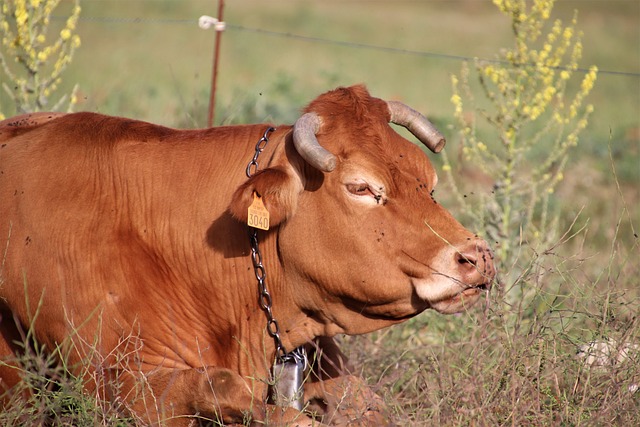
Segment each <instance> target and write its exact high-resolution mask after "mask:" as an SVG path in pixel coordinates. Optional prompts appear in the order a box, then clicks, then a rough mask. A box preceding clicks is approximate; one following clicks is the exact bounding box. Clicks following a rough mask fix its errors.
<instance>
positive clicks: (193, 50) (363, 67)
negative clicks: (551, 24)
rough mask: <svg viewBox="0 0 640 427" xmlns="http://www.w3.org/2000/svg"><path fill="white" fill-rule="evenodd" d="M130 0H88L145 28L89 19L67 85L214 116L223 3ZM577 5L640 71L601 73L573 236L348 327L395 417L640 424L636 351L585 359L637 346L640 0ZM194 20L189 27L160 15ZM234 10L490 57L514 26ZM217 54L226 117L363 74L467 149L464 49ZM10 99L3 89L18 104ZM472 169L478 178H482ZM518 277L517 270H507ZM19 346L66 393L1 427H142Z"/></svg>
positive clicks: (334, 9)
mask: <svg viewBox="0 0 640 427" xmlns="http://www.w3.org/2000/svg"><path fill="white" fill-rule="evenodd" d="M120 6H121V4H120V2H116V1H88V0H87V1H85V2H83V12H82V16H83V17H84V18H85V19H86V18H101V17H121V18H135V17H144V18H145V19H148V21H146V22H142V23H132V22H126V21H111V20H102V19H87V20H85V21H82V22H81V23H80V24H79V30H80V36H81V38H82V43H83V46H82V47H81V48H80V49H79V50H78V52H77V57H76V60H75V61H74V62H73V63H72V65H71V67H70V69H69V72H68V74H67V75H66V77H67V81H66V84H67V85H68V89H69V90H70V88H71V87H72V86H73V84H75V83H79V85H80V91H81V95H80V101H81V102H80V105H79V106H78V108H77V109H82V110H93V111H100V112H104V113H109V114H117V115H123V116H131V117H137V118H141V119H145V120H149V121H154V122H158V123H162V124H166V125H176V126H178V125H179V126H186V127H193V126H203V125H204V123H205V120H204V117H205V113H206V111H205V110H206V107H207V104H208V90H209V79H210V67H211V50H212V46H213V43H212V40H213V32H211V31H208V32H205V31H202V30H200V29H198V28H197V26H196V25H195V19H197V17H198V16H200V15H201V14H205V13H206V14H213V13H214V7H213V3H212V2H211V1H209V0H206V1H205V0H190V1H181V2H176V1H153V2H146V1H136V2H128V4H127V8H126V9H124V8H122V7H120ZM575 8H578V9H579V21H578V22H579V25H578V26H579V28H581V29H582V30H583V31H584V32H585V36H584V39H583V42H584V46H585V50H584V55H583V61H582V64H583V65H584V66H585V67H587V66H589V65H591V64H596V65H598V67H599V69H600V70H613V71H627V72H630V73H635V74H636V75H631V76H630V75H620V74H611V73H606V72H605V73H600V75H599V77H598V81H597V83H596V86H595V89H594V91H593V92H592V94H591V95H590V97H589V102H591V103H593V104H594V105H595V107H596V110H595V112H594V114H593V115H592V117H591V119H590V124H589V126H588V128H587V129H586V131H585V132H584V133H583V134H582V136H581V141H580V145H579V147H578V151H574V156H573V158H572V160H571V162H570V165H569V167H568V169H567V172H566V173H565V176H566V178H565V180H564V181H563V183H562V184H561V186H560V187H559V188H558V191H557V197H556V198H555V199H554V204H555V208H557V212H559V215H561V216H562V221H561V224H563V225H562V230H563V232H566V234H564V236H560V237H559V238H558V240H557V242H555V243H556V244H554V245H550V246H549V247H547V248H544V249H546V250H542V251H538V252H535V251H533V249H532V248H531V247H529V246H528V245H527V244H526V242H524V243H523V244H522V245H521V246H520V253H519V256H518V257H517V258H516V260H515V261H514V265H513V266H510V265H503V266H501V277H502V278H501V281H500V283H499V284H497V286H495V288H494V290H493V291H492V292H491V294H490V296H489V297H488V298H487V300H486V301H485V302H484V304H483V305H481V306H479V307H475V308H473V309H471V310H470V311H468V312H466V313H464V314H460V315H455V316H442V315H438V314H436V313H431V312H427V313H424V314H422V315H420V316H418V317H417V318H415V319H412V320H410V321H408V322H406V323H404V324H402V325H399V326H395V327H392V328H389V329H386V330H383V331H379V332H376V333H373V334H369V335H367V336H362V337H343V338H341V341H342V348H343V350H344V351H345V352H346V353H347V354H349V355H350V357H351V359H352V361H353V362H354V363H355V366H356V368H357V369H358V371H360V372H361V373H362V375H363V376H364V377H365V378H367V379H368V380H369V383H370V384H372V385H373V387H374V388H376V390H377V391H378V393H380V394H381V395H383V396H384V398H385V400H386V401H387V402H388V403H389V404H390V406H391V407H392V408H393V409H394V410H395V414H396V421H397V422H398V424H400V425H415V426H420V425H445V426H448V425H451V426H458V425H461V426H466V425H469V426H489V425H491V426H494V425H495V426H499V425H500V426H501V425H576V426H577V425H588V426H592V425H621V426H623V425H624V426H626V425H637V424H639V423H640V415H639V414H640V392H636V391H634V387H633V386H634V385H635V384H640V363H638V362H640V353H638V352H635V353H634V352H630V354H629V355H628V358H627V359H626V360H622V361H620V360H617V359H616V358H613V359H614V360H612V363H610V364H604V366H591V365H589V364H587V363H586V362H587V359H586V358H580V357H578V356H577V354H578V351H579V349H580V347H581V346H583V345H585V344H587V343H589V342H593V341H597V342H615V343H616V344H615V345H617V346H618V347H623V346H624V345H625V343H640V325H639V322H640V320H639V319H638V313H640V300H639V299H638V298H639V297H640V293H639V292H640V291H639V290H638V289H639V288H638V285H639V284H640V283H639V281H638V277H640V265H639V264H638V259H639V257H640V249H639V241H638V232H639V231H638V229H637V227H638V224H640V206H639V204H640V192H639V190H638V183H639V182H640V168H639V167H638V160H639V158H640V96H639V94H640V77H638V76H637V73H639V72H640V48H639V47H640V3H638V2H637V1H634V0H630V1H626V0H618V1H614V2H606V1H589V2H578V1H571V0H564V1H562V0H560V1H558V2H557V5H556V8H555V9H554V15H557V16H558V17H561V18H563V19H568V18H570V17H571V16H572V13H573V10H574V9H575ZM182 18H192V19H193V20H194V23H193V24H184V23H170V22H167V21H166V19H182ZM225 18H226V20H227V21H228V22H229V23H230V24H235V25H242V26H243V27H245V28H258V29H265V30H271V31H274V32H279V33H292V34H303V35H308V36H312V37H318V38H323V39H331V40H345V41H351V42H354V43H362V44H367V45H375V46H389V47H395V48H400V49H405V50H415V51H420V52H434V53H444V54H453V55H460V56H468V57H476V56H477V57H482V58H491V57H493V55H494V53H495V52H496V51H497V50H498V49H499V48H500V47H502V46H505V44H506V43H509V36H510V34H509V28H508V25H507V23H506V21H504V20H503V19H502V18H501V16H500V15H499V13H498V12H497V11H496V10H495V8H494V7H493V6H492V5H491V4H490V2H488V1H487V2H483V1H478V0H476V1H474V0H467V1H464V0H460V1H448V2H440V1H429V2H367V3H366V4H364V2H361V1H351V2H334V1H328V2H305V1H272V2H269V3H268V4H265V3H264V2H258V1H237V2H227V8H226V10H225ZM311 53H313V55H311ZM221 64H222V70H221V74H220V81H219V84H220V86H219V87H220V92H219V99H218V111H219V112H221V113H220V115H219V117H218V122H254V121H264V120H272V121H274V122H276V123H279V122H291V121H292V120H294V119H295V117H296V116H297V113H298V110H299V109H300V108H301V107H302V106H303V105H304V104H305V103H306V102H308V101H309V100H311V99H312V98H313V97H314V96H316V95H317V94H318V93H320V92H324V91H326V90H328V89H330V88H332V87H335V86H337V85H347V84H352V83H356V82H365V83H367V84H368V86H369V88H370V90H371V92H372V93H373V94H374V95H376V96H379V97H382V98H387V99H401V100H403V101H405V102H407V103H409V104H411V105H412V106H413V107H414V108H417V109H419V110H421V111H424V112H425V113H427V114H428V115H429V116H430V117H431V118H432V119H433V120H434V121H435V122H436V123H438V125H439V126H440V127H441V128H442V129H443V130H445V131H446V133H447V134H448V137H449V146H448V150H449V152H450V153H452V157H453V156H455V154H456V150H457V147H458V145H457V141H456V137H455V132H454V130H453V129H452V128H451V127H450V125H452V123H453V120H452V115H453V108H452V106H451V103H450V101H449V98H450V96H451V89H450V87H449V75H450V74H451V73H458V72H459V70H460V65H461V64H460V61H459V60H456V59H447V58H443V57H440V56H422V55H414V54H408V53H400V52H391V51H383V50H376V49H366V48H362V47H359V48H358V47H351V46H342V45H335V44H328V43H321V42H311V41H309V40H301V39H295V38H290V37H284V36H278V35H273V34H267V33H260V32H254V31H248V30H246V29H241V28H238V27H235V28H234V27H231V28H230V29H229V30H228V31H226V32H225V33H224V34H223V51H222V57H221ZM6 102H7V100H6V99H5V98H2V97H1V96H0V108H1V109H2V111H4V112H5V114H8V113H7V111H8V108H9V107H8V106H7V103H6ZM432 158H433V159H434V161H435V162H436V165H439V162H440V160H439V159H438V158H437V157H432ZM471 172H473V171H471ZM441 176H442V174H441ZM468 180H469V181H472V180H475V179H474V176H473V175H472V173H471V174H470V175H469V176H468ZM476 181H477V180H476ZM489 187H490V184H488V185H485V186H484V188H480V190H479V191H489V190H490V188H489ZM436 196H437V197H438V198H439V200H440V201H441V202H443V204H444V205H445V206H451V207H452V211H453V213H454V215H456V216H458V215H459V214H460V212H456V206H455V205H454V204H453V201H452V200H447V183H446V182H443V183H442V184H441V185H440V188H439V190H438V192H437V194H436ZM469 197H470V198H473V197H475V196H474V194H472V193H469ZM510 271H518V272H521V273H518V274H516V275H515V276H514V277H509V272H510ZM25 357H27V358H28V360H29V364H30V366H32V367H33V370H34V372H36V373H42V372H44V371H48V372H49V375H48V377H49V378H53V379H55V382H56V386H55V387H52V388H50V389H49V390H48V391H47V392H46V393H43V394H42V395H39V396H37V397H38V399H37V400H36V401H35V402H36V403H35V405H31V406H30V408H35V409H29V411H30V412H29V411H27V409H26V408H27V406H19V407H17V409H16V410H15V411H7V412H5V413H3V414H1V415H0V424H2V425H10V424H15V423H16V422H20V423H22V424H25V425H29V424H30V425H39V424H42V423H43V420H44V419H49V420H51V417H52V416H57V415H52V414H61V415H60V418H57V419H56V418H53V419H54V420H56V421H55V422H54V424H57V425H65V424H66V425H123V426H124V425H130V424H131V422H130V420H127V419H126V418H122V417H121V416H120V414H119V412H118V408H114V407H113V406H111V404H110V403H108V402H104V401H102V400H100V399H97V398H96V397H95V396H90V395H87V394H83V393H81V392H80V388H79V384H80V383H81V380H80V379H78V378H74V377H72V376H69V374H68V373H65V372H61V371H60V370H59V367H57V366H54V365H53V364H52V363H51V362H49V361H47V359H46V356H44V355H40V354H39V352H34V353H28V354H27V355H26V356H25ZM33 378H34V381H42V378H43V377H42V376H38V375H36V376H34V377H33ZM41 388H42V387H41ZM69 408H72V409H73V411H71V410H70V409H69ZM27 416H29V417H32V418H28V419H27V418H25V417H27ZM12 417H14V418H12ZM20 417H22V418H20Z"/></svg>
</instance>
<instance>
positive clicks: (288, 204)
mask: <svg viewBox="0 0 640 427" xmlns="http://www.w3.org/2000/svg"><path fill="white" fill-rule="evenodd" d="M302 190H303V186H302V183H301V182H300V178H299V177H298V175H297V174H296V173H294V172H293V171H291V172H287V171H285V170H283V169H280V168H277V167H276V168H269V169H264V170H261V171H258V172H256V174H255V175H253V176H252V177H251V178H249V179H248V180H247V182H245V183H244V184H242V185H241V186H240V187H238V189H237V190H236V191H235V193H234V194H233V198H232V199H231V205H230V206H229V211H230V212H231V214H232V215H233V217H234V218H236V219H237V220H239V221H241V222H244V223H246V222H247V216H248V214H247V212H248V208H249V206H250V205H251V203H252V202H253V200H254V193H256V194H257V195H259V196H260V197H261V198H262V202H263V203H264V205H265V207H266V208H267V211H269V224H270V226H275V225H278V224H280V223H281V222H283V221H286V219H287V218H289V217H291V215H293V214H294V213H295V210H296V206H297V204H298V195H299V194H300V192H302Z"/></svg>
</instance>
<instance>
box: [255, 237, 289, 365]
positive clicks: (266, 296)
mask: <svg viewBox="0 0 640 427" xmlns="http://www.w3.org/2000/svg"><path fill="white" fill-rule="evenodd" d="M249 238H250V239H251V261H253V270H254V272H255V275H256V280H257V281H258V292H259V302H260V308H262V310H263V311H264V312H265V314H266V315H267V333H268V334H269V336H270V337H271V338H273V340H274V342H275V344H276V356H277V357H278V359H283V358H284V357H285V355H286V351H285V349H284V346H283V345H282V340H281V339H280V326H279V325H278V321H277V320H276V319H275V318H274V317H273V312H272V310H271V306H272V301H271V294H270V293H269V291H268V290H267V285H266V284H265V279H266V278H267V272H266V271H265V268H264V265H263V264H262V254H261V253H260V248H259V247H258V230H257V229H255V228H254V229H253V232H252V233H251V235H250V236H249Z"/></svg>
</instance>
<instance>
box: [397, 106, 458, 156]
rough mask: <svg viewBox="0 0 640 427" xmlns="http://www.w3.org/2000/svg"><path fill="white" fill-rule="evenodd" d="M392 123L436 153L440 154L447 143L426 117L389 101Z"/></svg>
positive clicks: (407, 107)
mask: <svg viewBox="0 0 640 427" xmlns="http://www.w3.org/2000/svg"><path fill="white" fill-rule="evenodd" d="M387 105H388V106H389V113H390V114H391V120H390V121H391V123H395V124H397V125H400V126H404V127H405V128H407V130H409V132H411V133H412V134H413V135H414V136H415V137H416V138H418V139H419V140H420V141H421V142H422V143H423V144H424V145H426V146H427V147H428V148H429V149H430V150H431V151H433V152H434V153H439V152H440V151H441V150H442V149H443V148H444V144H445V143H446V141H445V139H444V136H442V134H441V133H440V132H439V131H438V129H436V127H435V126H434V125H433V124H432V123H431V122H430V121H429V120H427V118H426V117H425V116H423V115H422V114H420V113H419V112H417V111H416V110H414V109H413V108H411V107H409V106H407V105H405V104H403V103H402V102H398V101H388V102H387Z"/></svg>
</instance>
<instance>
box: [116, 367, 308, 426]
mask: <svg viewBox="0 0 640 427" xmlns="http://www.w3.org/2000/svg"><path fill="white" fill-rule="evenodd" d="M262 394H263V393H262V392H261V388H260V387H258V390H251V388H250V387H249V386H248V385H247V383H246V382H245V380H244V379H243V378H242V377H241V376H240V375H238V374H237V373H236V372H234V371H231V370H229V369H225V368H217V367H207V368H203V369H182V370H172V369H166V368H165V369H157V370H154V371H152V372H150V373H146V374H144V375H142V376H141V377H140V379H139V381H138V384H137V386H136V387H134V388H132V389H130V391H129V393H128V396H127V398H126V400H127V401H129V402H132V405H131V406H132V407H131V409H132V411H133V412H134V413H135V414H138V415H142V416H143V417H144V418H146V419H147V420H148V421H149V422H150V423H151V424H152V425H162V426H167V427H183V426H185V427H186V426H196V425H198V422H197V420H198V419H199V420H202V421H216V422H218V423H220V424H224V425H243V426H246V425H252V426H254V425H255V426H264V425H269V426H274V427H278V426H283V427H284V426H287V427H312V426H319V425H320V424H319V423H317V422H315V421H313V420H312V419H311V418H308V417H307V416H305V415H304V414H301V413H300V412H299V411H297V410H294V409H292V408H277V407H274V406H271V405H265V404H264V403H263V400H262V397H263V396H262Z"/></svg>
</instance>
